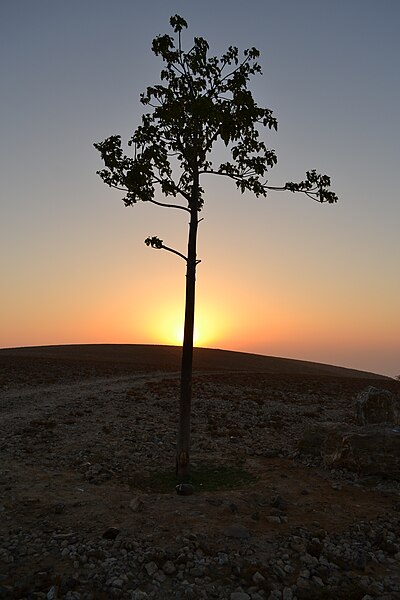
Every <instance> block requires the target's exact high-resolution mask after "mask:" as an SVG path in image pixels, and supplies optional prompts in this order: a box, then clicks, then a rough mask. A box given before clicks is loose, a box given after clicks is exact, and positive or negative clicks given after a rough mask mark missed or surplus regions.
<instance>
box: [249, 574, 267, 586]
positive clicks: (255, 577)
mask: <svg viewBox="0 0 400 600" xmlns="http://www.w3.org/2000/svg"><path fill="white" fill-rule="evenodd" d="M252 579H253V581H254V583H256V584H257V585H259V584H261V583H264V581H265V577H264V575H261V573H260V572H259V571H256V572H255V573H254V575H253V577H252Z"/></svg>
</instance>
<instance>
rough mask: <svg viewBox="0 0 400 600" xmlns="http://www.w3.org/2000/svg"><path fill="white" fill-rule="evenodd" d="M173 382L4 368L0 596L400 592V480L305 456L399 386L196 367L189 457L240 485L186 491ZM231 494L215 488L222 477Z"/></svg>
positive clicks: (153, 373) (91, 367)
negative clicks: (317, 426)
mask: <svg viewBox="0 0 400 600" xmlns="http://www.w3.org/2000/svg"><path fill="white" fill-rule="evenodd" d="M178 382H179V380H178V373H177V372H175V371H173V370H166V371H163V370H162V369H161V368H160V369H159V370H155V369H154V368H152V369H151V370H149V369H145V368H142V366H141V369H140V370H138V369H134V368H132V367H131V366H129V367H128V366H126V365H125V366H123V367H121V366H119V367H113V366H112V365H110V364H109V363H107V364H102V365H99V364H98V363H96V364H94V363H93V364H91V363H90V362H86V363H85V364H80V363H79V362H74V363H71V362H68V363H67V362H62V361H51V360H47V361H39V360H34V359H30V360H28V359H25V360H20V361H18V360H10V361H8V362H7V361H3V362H2V371H1V376H0V393H1V406H0V409H1V424H0V435H1V438H0V447H1V465H0V511H1V513H0V517H1V518H0V599H1V598H7V599H8V598H10V599H11V598H12V599H21V600H22V599H29V600H33V599H39V598H43V599H46V600H52V599H56V598H60V599H61V598H62V599H65V600H74V599H76V600H78V599H80V600H89V599H99V600H101V599H107V598H122V599H128V600H131V599H132V600H134V599H145V598H157V599H164V598H165V599H169V598H171V599H177V600H178V599H184V598H188V599H189V598H193V599H197V598H217V599H218V598H219V599H222V600H225V599H226V600H247V599H252V600H260V599H265V600H266V599H271V600H275V599H277V600H278V599H283V600H295V599H296V598H297V599H298V600H314V599H332V600H333V599H343V600H361V599H363V600H370V599H371V598H379V599H380V600H389V599H400V541H399V534H400V525H399V517H400V495H399V493H400V486H399V483H398V482H396V481H393V480H384V479H381V478H379V477H365V476H363V475H360V474H357V473H351V472H347V471H332V470H329V469H327V468H325V467H324V466H323V464H322V463H321V461H319V460H318V458H315V457H313V458H310V457H308V456H306V455H302V454H300V453H299V451H298V441H299V439H300V437H301V435H302V433H303V431H304V428H305V427H306V426H308V425H309V424H311V423H316V422H319V421H321V422H327V421H328V422H329V421H342V422H348V423H352V422H353V421H354V418H355V411H354V400H355V397H356V395H357V393H358V392H359V391H360V390H363V389H364V388H366V387H367V386H368V385H371V384H373V385H376V386H377V387H385V388H387V389H392V390H395V389H398V383H396V382H394V381H389V380H388V381H387V382H385V381H383V380H379V381H376V382H373V381H372V380H363V379H362V378H358V379H353V378H340V377H338V378H335V377H322V376H311V375H308V376H302V375H294V374H291V375H284V374H283V375H282V374H281V375H280V374H257V373H240V372H238V371H235V372H223V371H220V372H210V371H204V372H197V373H196V375H195V380H194V403H193V436H192V461H193V463H194V465H195V467H196V466H197V468H200V467H204V466H207V468H208V469H209V470H212V469H213V468H214V469H215V470H218V469H219V468H220V467H223V466H225V467H226V468H227V470H228V471H229V469H233V468H240V469H242V470H243V471H244V472H246V473H247V474H250V475H251V476H252V479H250V480H246V481H243V482H242V483H240V481H239V482H235V481H232V483H239V485H238V487H234V488H233V489H216V490H214V491H210V490H209V489H202V486H201V483H200V484H198V485H197V486H196V488H195V494H194V495H192V496H179V495H177V494H176V493H175V490H174V487H173V485H171V486H170V488H168V485H167V487H165V484H164V483H162V481H163V478H164V476H165V474H166V473H168V470H171V472H172V471H173V464H174V452H175V430H176V420H177V397H178V389H179V388H178ZM217 488H218V485H217Z"/></svg>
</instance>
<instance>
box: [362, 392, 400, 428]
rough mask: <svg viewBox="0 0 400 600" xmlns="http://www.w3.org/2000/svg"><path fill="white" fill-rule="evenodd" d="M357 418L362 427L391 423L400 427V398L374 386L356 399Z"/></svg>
mask: <svg viewBox="0 0 400 600" xmlns="http://www.w3.org/2000/svg"><path fill="white" fill-rule="evenodd" d="M356 415H357V416H356V418H357V423H359V424H360V425H368V424H372V423H390V424H392V425H400V397H399V396H397V395H395V394H392V392H389V391H388V390H379V389H378V388H375V387H373V386H370V387H368V388H367V389H366V390H364V391H363V392H360V393H359V394H358V396H357V398H356Z"/></svg>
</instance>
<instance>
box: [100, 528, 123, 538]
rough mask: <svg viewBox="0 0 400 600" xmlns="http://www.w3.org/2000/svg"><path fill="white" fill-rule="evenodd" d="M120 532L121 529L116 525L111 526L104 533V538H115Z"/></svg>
mask: <svg viewBox="0 0 400 600" xmlns="http://www.w3.org/2000/svg"><path fill="white" fill-rule="evenodd" d="M118 534H119V529H117V528H116V527H109V528H108V529H106V530H105V532H104V533H103V538H104V539H105V540H115V539H116V537H117V536H118Z"/></svg>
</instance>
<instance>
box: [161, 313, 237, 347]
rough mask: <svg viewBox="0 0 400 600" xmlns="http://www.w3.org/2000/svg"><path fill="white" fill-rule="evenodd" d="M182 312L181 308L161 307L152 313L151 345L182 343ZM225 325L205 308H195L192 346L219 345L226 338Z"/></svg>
mask: <svg viewBox="0 0 400 600" xmlns="http://www.w3.org/2000/svg"><path fill="white" fill-rule="evenodd" d="M183 321H184V310H183V308H182V307H181V306H174V307H173V308H171V306H168V307H165V306H164V307H163V310H162V311H157V314H156V315H155V314H154V313H153V315H152V318H151V325H150V326H149V333H150V335H151V338H152V341H153V343H157V344H167V345H171V346H180V345H181V344H182V342H183ZM226 330H227V327H226V323H225V322H224V321H223V320H222V319H221V318H220V315H218V313H217V312H216V311H215V309H214V310H213V309H212V308H209V307H207V306H201V305H200V306H198V308H196V316H195V325H194V339H193V344H194V346H199V347H209V346H215V345H218V344H220V343H221V341H222V340H223V339H224V337H225V336H226Z"/></svg>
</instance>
